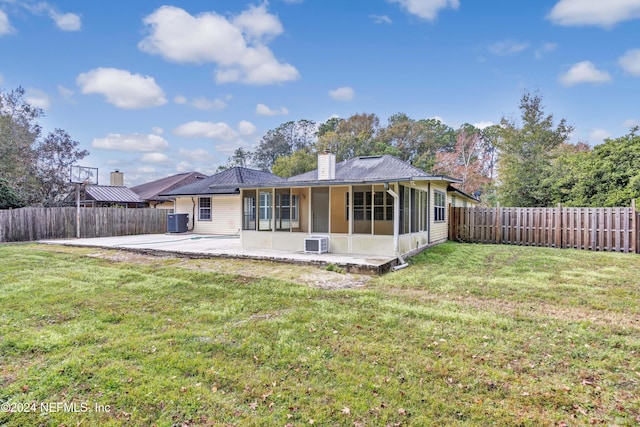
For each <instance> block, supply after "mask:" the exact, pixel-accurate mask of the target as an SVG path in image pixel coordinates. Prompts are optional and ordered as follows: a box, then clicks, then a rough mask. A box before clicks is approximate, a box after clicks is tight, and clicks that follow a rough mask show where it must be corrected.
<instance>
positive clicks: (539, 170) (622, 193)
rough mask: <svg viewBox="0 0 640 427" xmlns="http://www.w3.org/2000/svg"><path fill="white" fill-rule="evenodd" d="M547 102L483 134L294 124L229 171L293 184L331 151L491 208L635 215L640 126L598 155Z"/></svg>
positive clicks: (439, 128)
mask: <svg viewBox="0 0 640 427" xmlns="http://www.w3.org/2000/svg"><path fill="white" fill-rule="evenodd" d="M542 101H543V100H542V97H541V96H540V95H539V94H538V93H534V94H532V93H530V92H526V91H525V93H524V94H523V96H522V98H521V99H520V103H519V105H518V107H519V110H520V117H519V119H507V118H505V117H502V118H501V120H500V121H499V123H498V124H496V125H493V126H489V127H486V128H484V129H479V128H477V127H475V126H473V125H471V124H468V123H465V124H463V125H462V126H460V127H459V128H458V129H454V128H452V127H450V126H448V125H446V124H444V123H443V122H442V121H440V120H438V119H420V120H415V119H412V118H410V117H409V116H408V115H406V114H404V113H397V114H394V115H392V116H391V117H389V118H388V120H387V123H386V125H382V124H381V122H380V118H379V117H378V116H377V115H375V114H369V113H358V114H354V115H352V116H351V117H348V118H331V119H329V120H327V121H326V122H324V123H316V122H314V121H311V120H299V121H297V122H295V121H288V122H286V123H283V124H281V125H280V126H278V127H277V128H276V129H272V130H270V131H268V132H267V133H266V134H265V135H264V136H263V137H262V139H261V141H260V143H259V144H258V146H257V148H256V149H255V151H253V152H250V151H247V150H245V149H242V148H238V149H237V150H236V152H235V153H234V154H233V155H232V156H230V157H229V159H228V161H227V164H226V165H225V166H222V167H221V168H220V169H225V168H228V167H232V166H238V165H239V166H251V167H255V168H258V169H262V170H265V171H270V172H272V173H274V174H276V175H279V176H282V177H285V178H286V177H290V176H294V175H298V174H300V173H304V172H307V171H310V170H313V169H316V167H317V153H318V152H323V151H325V150H328V151H330V152H332V153H334V154H335V155H336V158H337V161H342V160H346V159H349V158H352V157H356V156H370V155H381V154H391V155H393V156H396V157H398V158H400V159H402V160H404V161H406V162H408V163H410V164H412V165H413V166H416V167H418V168H420V169H423V170H425V171H427V172H429V173H432V174H436V175H448V176H451V177H454V178H458V179H460V180H461V181H462V182H461V183H460V184H458V185H457V187H458V188H459V189H460V190H462V191H464V192H466V193H468V194H475V195H480V196H481V199H482V202H483V203H484V204H485V205H489V206H492V205H495V204H497V203H500V204H501V205H503V206H523V207H533V206H539V207H549V206H555V205H557V204H558V203H562V204H564V205H566V206H586V207H590V206H591V207H596V206H628V205H629V204H630V203H631V200H632V199H634V198H638V197H640V136H639V135H638V128H637V127H635V128H632V129H631V130H630V132H629V134H628V135H625V136H622V137H620V138H616V139H607V140H606V141H604V143H602V144H600V145H597V146H595V147H593V148H592V147H591V146H589V145H588V144H586V143H583V142H577V143H571V142H569V140H570V136H571V133H572V132H573V127H572V126H570V125H568V124H567V121H566V119H561V120H559V121H556V120H555V119H554V117H553V115H552V114H547V113H545V109H544V105H543V102H542Z"/></svg>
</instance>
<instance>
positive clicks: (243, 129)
mask: <svg viewBox="0 0 640 427" xmlns="http://www.w3.org/2000/svg"><path fill="white" fill-rule="evenodd" d="M257 130H258V128H256V127H255V125H254V124H253V123H251V122H249V121H247V120H241V121H240V123H238V132H239V133H240V135H242V136H251V135H253V134H255V133H256V131H257Z"/></svg>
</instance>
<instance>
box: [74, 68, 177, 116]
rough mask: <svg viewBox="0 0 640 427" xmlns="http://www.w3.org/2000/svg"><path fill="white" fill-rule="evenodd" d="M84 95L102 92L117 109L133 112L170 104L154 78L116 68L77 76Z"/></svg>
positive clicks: (96, 70)
mask: <svg viewBox="0 0 640 427" xmlns="http://www.w3.org/2000/svg"><path fill="white" fill-rule="evenodd" d="M76 82H77V84H78V86H79V87H80V90H81V91H82V93H83V94H85V95H86V94H91V93H99V94H102V95H104V96H105V97H106V98H107V102H109V103H110V104H113V105H115V106H116V107H118V108H123V109H126V110H134V109H140V108H149V107H157V106H160V105H164V104H166V103H167V100H166V99H165V97H164V92H163V90H162V89H161V88H160V86H158V85H157V84H156V81H155V80H154V79H153V77H149V76H141V75H140V74H131V73H130V72H129V71H127V70H119V69H116V68H95V69H93V70H91V71H88V72H86V73H82V74H80V75H78V77H77V78H76Z"/></svg>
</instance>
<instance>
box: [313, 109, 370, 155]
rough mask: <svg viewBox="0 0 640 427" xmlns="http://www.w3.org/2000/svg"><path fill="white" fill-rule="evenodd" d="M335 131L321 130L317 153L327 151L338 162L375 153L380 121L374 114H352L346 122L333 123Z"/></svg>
mask: <svg viewBox="0 0 640 427" xmlns="http://www.w3.org/2000/svg"><path fill="white" fill-rule="evenodd" d="M334 124H335V130H327V129H326V128H323V132H324V133H322V135H321V136H320V137H319V138H318V143H317V151H325V150H329V151H331V152H332V153H334V154H335V155H336V159H337V160H338V161H342V160H346V159H350V158H352V157H357V156H367V155H371V154H375V153H376V146H377V143H378V142H379V141H378V140H377V137H378V131H379V128H380V119H379V118H378V116H376V115H375V114H367V113H362V114H354V115H353V116H351V117H349V118H348V119H346V120H340V121H334Z"/></svg>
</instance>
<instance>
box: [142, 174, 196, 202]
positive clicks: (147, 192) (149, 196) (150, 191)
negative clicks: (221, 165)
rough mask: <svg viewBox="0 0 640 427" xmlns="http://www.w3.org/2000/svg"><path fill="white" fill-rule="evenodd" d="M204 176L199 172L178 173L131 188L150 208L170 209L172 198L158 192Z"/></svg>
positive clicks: (166, 190) (189, 182)
mask: <svg viewBox="0 0 640 427" xmlns="http://www.w3.org/2000/svg"><path fill="white" fill-rule="evenodd" d="M206 178H207V175H205V174H203V173H200V172H187V173H179V174H177V175H172V176H168V177H166V178H161V179H158V180H156V181H151V182H147V183H146V184H141V185H136V186H135V187H131V190H133V191H134V192H135V193H136V194H137V195H138V196H139V197H140V198H141V199H142V200H144V202H145V203H146V205H147V206H148V207H150V208H155V209H170V210H172V209H173V208H174V203H173V198H172V197H165V196H160V194H162V193H166V192H169V191H172V190H175V189H176V188H180V187H184V186H185V185H189V184H192V183H194V182H198V181H200V180H203V179H206Z"/></svg>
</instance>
